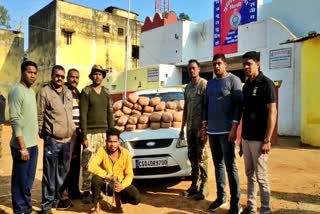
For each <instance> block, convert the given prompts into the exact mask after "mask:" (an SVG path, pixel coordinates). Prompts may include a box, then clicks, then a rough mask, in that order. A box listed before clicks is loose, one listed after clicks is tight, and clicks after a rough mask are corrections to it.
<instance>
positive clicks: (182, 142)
mask: <svg viewBox="0 0 320 214" xmlns="http://www.w3.org/2000/svg"><path fill="white" fill-rule="evenodd" d="M187 146H188V143H187V139H183V140H182V139H177V145H176V148H182V147H187Z"/></svg>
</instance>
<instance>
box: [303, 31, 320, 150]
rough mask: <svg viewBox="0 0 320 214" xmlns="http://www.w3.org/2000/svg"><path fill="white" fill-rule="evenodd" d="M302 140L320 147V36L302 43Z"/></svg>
mask: <svg viewBox="0 0 320 214" xmlns="http://www.w3.org/2000/svg"><path fill="white" fill-rule="evenodd" d="M301 56H302V60H301V141H302V143H304V144H309V145H312V146H317V147H320V108H319V107H320V93H319V92H320V82H319V81H320V61H319V56H320V38H319V37H316V38H313V39H309V40H306V41H304V42H302V45H301Z"/></svg>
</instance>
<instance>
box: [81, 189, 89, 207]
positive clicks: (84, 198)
mask: <svg viewBox="0 0 320 214" xmlns="http://www.w3.org/2000/svg"><path fill="white" fill-rule="evenodd" d="M82 203H84V204H90V203H91V197H90V192H89V191H84V192H83V195H82Z"/></svg>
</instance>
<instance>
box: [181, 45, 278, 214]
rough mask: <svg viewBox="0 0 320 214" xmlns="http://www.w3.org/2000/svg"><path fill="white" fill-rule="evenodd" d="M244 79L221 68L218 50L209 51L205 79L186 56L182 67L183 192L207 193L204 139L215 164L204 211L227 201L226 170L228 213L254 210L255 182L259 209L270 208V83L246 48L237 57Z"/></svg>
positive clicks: (246, 213) (198, 196)
mask: <svg viewBox="0 0 320 214" xmlns="http://www.w3.org/2000/svg"><path fill="white" fill-rule="evenodd" d="M242 61H243V68H244V73H245V75H246V77H247V78H246V81H245V84H244V86H243V87H242V83H241V80H240V79H239V78H238V77H237V76H236V75H234V74H232V73H230V72H228V71H227V60H226V57H225V56H224V55H223V54H215V55H214V57H213V60H212V64H213V70H214V74H215V77H214V78H213V79H211V80H209V81H208V82H207V81H206V80H205V79H203V78H201V77H200V76H199V73H200V64H199V62H198V61H197V60H190V61H189V64H188V72H189V76H190V79H191V82H190V83H189V84H187V86H186V88H185V108H184V112H183V122H182V127H181V131H180V138H182V139H183V138H184V137H185V134H184V127H185V124H187V142H188V157H189V159H190V162H191V167H192V172H191V179H192V183H191V186H190V188H189V189H188V190H186V191H184V192H183V194H184V195H185V196H188V197H191V196H192V197H194V198H195V199H196V200H203V199H204V198H205V197H206V196H207V195H208V190H207V188H206V183H207V177H208V174H207V159H208V158H207V157H208V156H207V151H206V147H205V143H206V141H207V137H209V144H210V148H211V153H212V159H213V163H214V168H215V178H216V179H215V180H216V188H217V198H216V200H215V201H213V202H212V203H211V204H210V206H209V210H210V211H213V212H214V211H217V210H218V209H219V208H221V207H224V206H226V205H227V200H226V192H225V186H226V173H225V171H226V172H227V177H228V181H229V189H230V196H231V200H230V208H229V211H228V213H229V214H239V213H244V214H254V213H256V212H257V204H256V197H257V188H256V184H257V183H258V184H259V188H260V198H261V209H260V213H262V214H268V213H270V212H271V209H270V186H269V181H268V175H267V161H268V153H269V151H270V148H271V138H272V134H273V130H274V127H275V124H276V114H277V110H276V98H275V90H274V84H273V82H272V81H271V80H270V79H269V78H267V77H266V76H265V75H264V74H263V73H262V72H261V71H260V55H259V53H257V52H255V51H250V52H247V53H245V54H244V55H243V56H242ZM241 118H242V144H241V145H240V152H239V154H240V156H242V154H243V156H244V163H245V172H246V176H247V204H246V207H245V208H244V209H242V207H241V206H240V195H241V193H240V186H239V175H238V170H237V166H236V162H235V158H236V155H235V147H236V139H237V128H238V125H239V123H240V120H241Z"/></svg>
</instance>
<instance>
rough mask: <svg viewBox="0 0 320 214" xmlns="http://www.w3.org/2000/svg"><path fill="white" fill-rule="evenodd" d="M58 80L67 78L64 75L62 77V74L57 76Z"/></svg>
mask: <svg viewBox="0 0 320 214" xmlns="http://www.w3.org/2000/svg"><path fill="white" fill-rule="evenodd" d="M56 78H61V79H64V78H65V76H64V75H60V74H56Z"/></svg>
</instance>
